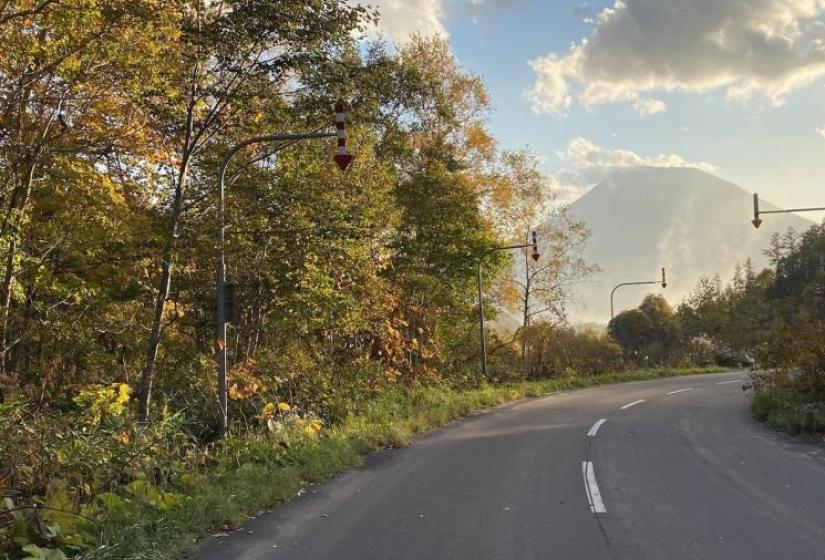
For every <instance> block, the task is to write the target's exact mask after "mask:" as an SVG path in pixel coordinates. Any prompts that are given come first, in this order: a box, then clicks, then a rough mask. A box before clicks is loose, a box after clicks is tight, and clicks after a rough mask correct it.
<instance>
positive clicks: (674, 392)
mask: <svg viewBox="0 0 825 560" xmlns="http://www.w3.org/2000/svg"><path fill="white" fill-rule="evenodd" d="M687 391H693V387H688V388H687V389H679V390H678V391H671V392H670V393H665V395H677V394H679V393H685V392H687Z"/></svg>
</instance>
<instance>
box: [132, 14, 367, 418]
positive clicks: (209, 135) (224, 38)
mask: <svg viewBox="0 0 825 560" xmlns="http://www.w3.org/2000/svg"><path fill="white" fill-rule="evenodd" d="M179 10H180V12H181V20H180V21H181V23H180V30H179V34H178V36H177V44H176V48H177V49H178V51H179V52H181V53H186V56H182V57H179V58H178V59H177V60H176V64H175V65H174V66H173V67H172V68H170V69H169V72H168V75H167V78H166V79H167V89H166V90H165V91H163V92H160V94H159V95H157V96H154V97H152V98H150V100H149V103H148V107H149V109H150V110H151V112H152V114H153V115H154V118H155V119H156V120H157V130H158V133H159V142H160V143H161V144H162V145H163V146H165V147H166V148H167V150H168V156H167V159H166V161H165V162H163V163H162V164H161V168H162V170H163V178H162V181H163V182H165V183H166V185H165V186H164V185H158V192H159V195H160V196H161V197H162V201H163V202H162V204H163V208H164V214H165V216H164V217H163V222H164V224H163V231H164V234H163V236H162V249H161V251H160V255H159V268H160V274H159V276H158V279H157V288H156V291H155V294H154V306H153V312H152V319H151V329H150V334H149V339H148V343H147V347H146V359H145V364H144V367H143V371H142V373H141V381H140V388H139V395H138V403H139V419H140V420H141V421H142V422H146V421H147V420H148V417H149V410H150V403H151V395H152V386H153V383H154V378H155V371H156V368H157V360H158V351H159V348H160V344H161V339H162V337H163V333H164V330H165V329H166V328H167V327H168V325H169V322H168V320H167V307H168V305H167V304H168V301H169V298H170V294H171V289H172V280H173V275H174V265H175V261H176V257H177V250H178V244H179V239H180V236H181V234H182V225H183V224H182V222H183V219H184V216H185V213H186V211H187V209H188V207H189V206H190V205H191V203H192V201H191V200H190V199H189V194H190V193H189V190H188V186H189V180H190V174H191V173H192V171H193V169H197V168H198V165H199V160H198V158H199V157H200V156H201V155H202V154H204V153H205V152H207V151H208V150H210V149H216V148H219V147H220V146H222V145H225V143H226V140H231V139H233V138H235V137H234V136H233V133H238V132H242V131H247V130H248V129H247V128H246V127H239V124H240V123H248V122H253V123H254V122H256V121H257V122H260V120H261V114H260V112H259V110H258V102H259V100H261V99H262V98H267V97H269V96H272V95H278V94H284V93H286V90H287V88H288V87H289V80H290V79H292V78H293V76H294V73H295V72H297V71H299V70H300V69H301V68H303V67H306V66H311V65H313V64H316V63H320V62H322V61H324V60H325V59H328V58H329V57H331V56H333V53H334V52H336V51H337V49H338V47H339V46H340V45H341V44H347V43H348V42H350V41H351V39H350V35H349V34H350V33H351V32H352V31H353V30H354V29H356V28H357V27H358V26H359V24H360V23H361V20H362V18H363V17H364V14H365V12H364V10H363V9H361V8H357V7H348V6H346V5H344V4H341V3H340V2H337V1H336V0H321V1H318V2H313V3H311V4H306V3H305V2H300V1H297V0H290V1H282V0H279V1H275V0H233V1H230V2H220V3H209V2H204V1H203V0H191V1H187V2H183V3H181V4H180V6H179ZM207 169H208V168H207Z"/></svg>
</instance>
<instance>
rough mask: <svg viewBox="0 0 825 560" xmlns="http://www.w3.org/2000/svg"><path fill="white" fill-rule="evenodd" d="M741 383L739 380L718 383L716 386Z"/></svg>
mask: <svg viewBox="0 0 825 560" xmlns="http://www.w3.org/2000/svg"><path fill="white" fill-rule="evenodd" d="M741 382H742V380H741V379H734V380H733V381H720V382H719V383H716V385H727V384H728V383H741Z"/></svg>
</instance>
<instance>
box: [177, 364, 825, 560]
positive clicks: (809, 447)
mask: <svg viewBox="0 0 825 560" xmlns="http://www.w3.org/2000/svg"><path fill="white" fill-rule="evenodd" d="M745 377H746V375H745V374H744V373H725V374H719V375H700V376H687V377H679V378H671V379H660V380H655V381H645V382H638V383H627V384H621V385H610V386H603V387H597V388H591V389H586V390H580V391H574V392H568V393H560V394H555V395H551V396H548V397H543V398H540V399H533V400H528V401H523V402H520V403H517V404H513V405H508V406H504V407H500V408H497V409H494V410H493V411H490V412H486V413H480V414H476V415H474V416H470V417H468V418H464V419H462V420H459V421H456V422H454V423H452V424H451V425H449V426H447V427H445V428H442V429H439V430H435V431H433V432H430V433H429V434H427V435H425V436H423V437H421V438H419V439H417V440H416V442H415V444H414V445H412V446H410V447H407V448H404V449H401V450H396V451H394V452H392V453H385V454H377V455H375V456H372V457H370V458H368V460H367V461H366V463H365V465H364V466H363V467H359V468H356V469H351V470H350V471H347V472H345V473H343V474H341V475H339V476H336V477H334V478H333V479H331V480H330V481H328V482H326V483H324V484H321V485H317V486H312V487H310V489H309V491H308V492H306V493H304V494H303V495H302V496H301V497H299V498H296V499H294V500H293V501H291V502H289V503H287V504H284V505H282V506H280V507H278V508H276V509H275V510H273V511H272V512H271V513H269V514H266V515H262V516H260V517H259V518H257V519H253V520H250V522H249V524H248V525H247V526H246V527H244V530H243V531H239V532H236V533H233V534H232V535H231V536H229V537H226V538H209V539H206V540H205V541H204V542H203V543H202V544H201V545H200V547H199V548H198V549H197V550H195V551H194V552H193V554H192V556H193V557H195V558H198V559H203V560H212V559H214V560H218V559H221V560H227V559H234V558H237V559H245V560H246V559H249V560H253V559H264V558H266V559H278V558H284V559H287V558H288V559H294V560H369V559H376V560H377V559H381V560H388V559H399V560H413V559H426V560H445V559H466V560H487V559H532V558H536V559H538V558H541V559H574V560H590V559H593V560H599V559H606V560H615V559H627V560H640V559H662V560H678V559H691V560H695V559H719V560H754V559H762V558H765V559H801V560H808V559H816V558H825V454H823V450H825V448H823V447H822V446H819V445H815V444H811V443H804V442H800V441H798V440H795V439H791V438H788V437H785V436H782V435H778V434H774V433H771V432H768V431H766V430H765V429H764V428H763V427H762V426H761V425H759V424H758V423H756V422H755V421H754V420H752V419H751V417H750V416H749V413H748V410H747V395H746V394H745V393H743V391H742V389H741V383H739V382H738V380H740V379H744V378H745ZM248 531H251V533H249V532H248Z"/></svg>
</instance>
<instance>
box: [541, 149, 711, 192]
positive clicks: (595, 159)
mask: <svg viewBox="0 0 825 560" xmlns="http://www.w3.org/2000/svg"><path fill="white" fill-rule="evenodd" d="M558 156H559V158H560V159H561V160H562V161H563V166H562V168H561V169H560V170H559V171H557V172H556V173H555V174H554V175H553V180H554V182H555V184H556V189H557V190H558V191H559V192H561V193H562V196H560V201H561V199H565V201H567V202H572V200H575V198H578V196H580V195H581V194H583V193H584V192H585V191H586V190H587V189H589V188H590V187H592V186H593V185H595V184H597V183H599V182H601V181H603V180H604V179H606V178H607V177H608V176H609V175H610V174H612V173H613V172H615V171H617V170H619V169H628V168H632V167H692V168H694V169H699V170H701V171H705V172H707V173H715V172H716V170H717V169H716V167H715V166H714V165H712V164H710V163H706V162H702V161H698V162H694V161H688V160H686V159H685V158H683V157H682V156H679V155H677V154H658V155H655V156H642V155H639V154H637V153H635V152H632V151H630V150H622V149H616V150H610V149H606V148H602V147H600V146H597V145H596V144H594V143H593V142H591V141H590V140H587V139H586V138H581V137H578V138H573V139H572V140H571V141H570V142H569V143H568V144H567V147H566V148H565V149H564V151H562V152H560V153H559V154H558Z"/></svg>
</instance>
